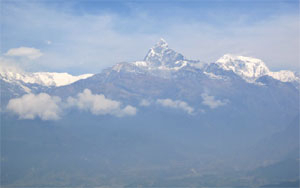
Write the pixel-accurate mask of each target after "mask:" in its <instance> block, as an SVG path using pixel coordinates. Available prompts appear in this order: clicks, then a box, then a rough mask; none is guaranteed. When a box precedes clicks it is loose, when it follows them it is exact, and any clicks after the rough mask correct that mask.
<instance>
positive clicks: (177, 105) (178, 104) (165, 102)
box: [156, 99, 194, 114]
mask: <svg viewBox="0 0 300 188" xmlns="http://www.w3.org/2000/svg"><path fill="white" fill-rule="evenodd" d="M156 103H157V104H159V105H161V106H164V107H168V108H174V109H181V110H183V111H185V112H186V113H188V114H193V112H194V108H193V107H191V106H190V105H188V104H187V103H186V102H184V101H180V100H172V99H157V100H156Z"/></svg>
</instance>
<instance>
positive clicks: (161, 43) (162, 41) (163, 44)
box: [155, 38, 168, 48]
mask: <svg viewBox="0 0 300 188" xmlns="http://www.w3.org/2000/svg"><path fill="white" fill-rule="evenodd" d="M155 47H160V48H168V43H167V42H166V41H165V39H163V38H160V40H159V41H158V42H157V43H156V45H155Z"/></svg>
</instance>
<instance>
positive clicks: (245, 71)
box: [216, 54, 270, 81]
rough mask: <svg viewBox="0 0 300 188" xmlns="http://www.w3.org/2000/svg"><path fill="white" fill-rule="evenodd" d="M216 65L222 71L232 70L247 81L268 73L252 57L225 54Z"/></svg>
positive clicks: (264, 66)
mask: <svg viewBox="0 0 300 188" xmlns="http://www.w3.org/2000/svg"><path fill="white" fill-rule="evenodd" d="M216 63H217V64H218V65H219V66H220V67H221V68H223V69H224V70H232V71H233V72H234V73H236V74H238V75H240V76H241V77H243V78H245V79H247V80H249V81H250V80H255V79H256V78H258V77H260V76H263V75H266V74H268V73H269V72H270V70H269V69H268V67H267V66H266V65H265V63H264V62H263V61H262V60H260V59H256V58H253V57H245V56H236V55H231V54H225V55H224V56H223V57H221V58H220V59H218V60H217V61H216Z"/></svg>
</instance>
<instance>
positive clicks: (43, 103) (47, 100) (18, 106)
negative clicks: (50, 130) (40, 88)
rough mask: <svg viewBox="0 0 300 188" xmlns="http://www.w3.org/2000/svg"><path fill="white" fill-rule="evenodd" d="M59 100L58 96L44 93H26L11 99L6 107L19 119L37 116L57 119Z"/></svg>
mask: <svg viewBox="0 0 300 188" xmlns="http://www.w3.org/2000/svg"><path fill="white" fill-rule="evenodd" d="M60 101H61V99H60V98H59V97H56V96H54V97H52V96H50V95H48V94H46V93H40V94H38V95H34V94H26V95H23V96H22V97H20V98H15V99H11V100H10V101H9V102H8V105H7V109H8V110H9V111H12V112H13V113H15V114H17V115H18V116H19V118H20V119H34V118H36V117H39V118H41V119H42V120H58V119H59V118H60V117H59V114H60V112H61V108H60V106H59V103H60Z"/></svg>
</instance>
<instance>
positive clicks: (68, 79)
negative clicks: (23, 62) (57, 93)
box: [0, 66, 93, 87]
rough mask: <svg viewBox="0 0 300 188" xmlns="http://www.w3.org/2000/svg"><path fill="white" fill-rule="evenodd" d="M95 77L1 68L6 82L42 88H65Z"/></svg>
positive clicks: (0, 76) (0, 73) (1, 75)
mask: <svg viewBox="0 0 300 188" xmlns="http://www.w3.org/2000/svg"><path fill="white" fill-rule="evenodd" d="M91 76H93V74H83V75H79V76H73V75H71V74H68V73H57V72H35V73H30V72H25V71H23V70H19V69H11V68H10V67H4V66H0V78H1V79H3V80H5V81H6V82H10V83H16V84H22V83H26V84H39V85H42V86H47V87H50V86H55V87H58V86H64V85H68V84H71V83H73V82H76V81H78V80H80V79H85V78H88V77H91Z"/></svg>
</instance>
